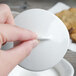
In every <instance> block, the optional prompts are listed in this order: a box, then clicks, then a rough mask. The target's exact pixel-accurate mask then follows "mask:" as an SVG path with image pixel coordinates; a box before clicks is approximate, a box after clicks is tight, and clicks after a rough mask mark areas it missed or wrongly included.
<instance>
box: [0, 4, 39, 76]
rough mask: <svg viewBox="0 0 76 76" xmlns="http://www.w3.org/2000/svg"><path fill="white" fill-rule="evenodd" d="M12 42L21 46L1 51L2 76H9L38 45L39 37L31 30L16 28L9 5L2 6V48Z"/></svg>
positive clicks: (0, 22)
mask: <svg viewBox="0 0 76 76" xmlns="http://www.w3.org/2000/svg"><path fill="white" fill-rule="evenodd" d="M11 41H12V42H14V41H20V42H21V44H19V45H17V46H16V47H14V48H12V49H9V50H7V51H3V50H0V76H8V74H9V72H10V71H12V69H13V68H14V67H15V66H16V65H17V64H19V63H20V62H21V61H22V60H23V59H24V58H26V57H27V56H28V55H29V54H30V52H31V51H32V49H33V48H34V47H36V46H37V44H38V40H37V35H36V34H35V33H33V32H32V31H30V30H27V29H23V28H21V27H18V26H15V23H14V19H13V16H12V14H11V11H10V8H9V7H8V5H6V4H0V46H1V45H2V44H3V43H5V42H11Z"/></svg>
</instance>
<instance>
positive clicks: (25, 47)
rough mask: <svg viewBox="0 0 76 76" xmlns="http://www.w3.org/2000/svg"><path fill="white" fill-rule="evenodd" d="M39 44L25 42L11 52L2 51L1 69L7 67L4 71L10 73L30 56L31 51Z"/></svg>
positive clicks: (31, 41) (36, 42)
mask: <svg viewBox="0 0 76 76" xmlns="http://www.w3.org/2000/svg"><path fill="white" fill-rule="evenodd" d="M37 44H38V41H37V40H30V41H27V42H23V43H21V44H19V45H18V46H16V47H14V48H12V49H10V50H7V51H1V52H2V53H1V54H2V55H1V57H0V60H1V62H2V64H1V62H0V64H1V65H0V67H2V66H3V67H5V69H3V70H5V71H8V73H9V72H10V71H11V70H12V69H13V68H14V67H15V66H16V65H17V64H19V63H20V62H21V61H22V60H23V59H24V58H25V57H27V56H28V55H29V54H30V52H31V50H32V49H33V48H34V47H35V46H37ZM3 63H4V64H3Z"/></svg>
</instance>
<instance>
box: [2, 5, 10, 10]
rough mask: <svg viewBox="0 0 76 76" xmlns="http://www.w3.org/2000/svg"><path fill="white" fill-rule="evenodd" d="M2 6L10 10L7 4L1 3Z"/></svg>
mask: <svg viewBox="0 0 76 76" xmlns="http://www.w3.org/2000/svg"><path fill="white" fill-rule="evenodd" d="M1 6H2V7H4V8H5V9H7V10H10V7H9V6H8V5H7V4H1Z"/></svg>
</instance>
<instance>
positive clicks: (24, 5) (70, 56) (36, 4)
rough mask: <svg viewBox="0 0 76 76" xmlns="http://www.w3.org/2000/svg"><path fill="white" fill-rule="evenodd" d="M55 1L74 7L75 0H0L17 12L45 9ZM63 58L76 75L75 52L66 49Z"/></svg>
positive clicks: (75, 5) (75, 4)
mask: <svg viewBox="0 0 76 76" xmlns="http://www.w3.org/2000/svg"><path fill="white" fill-rule="evenodd" d="M57 2H63V3H65V4H67V5H69V6H70V7H76V0H0V3H6V4H8V5H9V6H10V8H11V10H12V11H18V12H22V11H23V10H26V9H30V8H42V9H46V10H47V9H50V8H51V7H52V6H53V5H55V4H56V3H57ZM64 58H65V59H67V60H68V61H69V62H70V63H71V64H72V65H73V67H74V69H75V76H76V53H75V52H71V51H68V52H67V54H66V55H65V57H64Z"/></svg>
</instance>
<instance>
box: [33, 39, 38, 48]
mask: <svg viewBox="0 0 76 76" xmlns="http://www.w3.org/2000/svg"><path fill="white" fill-rule="evenodd" d="M38 43H39V41H38V40H33V48H34V47H36V46H37V45H38Z"/></svg>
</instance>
